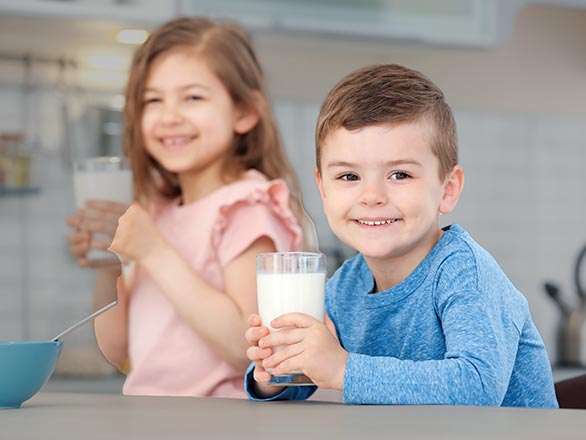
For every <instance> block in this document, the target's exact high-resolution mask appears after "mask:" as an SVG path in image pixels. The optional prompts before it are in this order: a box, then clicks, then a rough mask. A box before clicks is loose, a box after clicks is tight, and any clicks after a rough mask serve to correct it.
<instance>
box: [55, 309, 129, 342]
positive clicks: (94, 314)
mask: <svg viewBox="0 0 586 440" xmlns="http://www.w3.org/2000/svg"><path fill="white" fill-rule="evenodd" d="M116 304H118V300H115V301H112V302H111V303H110V304H108V305H106V306H104V307H102V308H101V309H100V310H96V311H95V312H94V313H92V314H91V315H89V316H86V317H85V318H83V319H82V320H81V321H77V322H76V323H75V324H73V325H72V326H70V327H68V328H67V329H65V330H63V331H62V332H61V333H59V334H58V335H57V336H55V337H54V338H53V339H51V342H56V341H57V340H59V339H61V338H62V337H63V336H65V335H68V334H69V333H71V332H72V331H73V330H75V329H76V328H77V327H80V326H82V325H83V324H85V323H86V322H88V321H89V320H91V319H94V318H95V317H96V316H98V315H101V314H102V313H104V312H105V311H107V310H110V309H111V308H112V307H114V306H115V305H116Z"/></svg>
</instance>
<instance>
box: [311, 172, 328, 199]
mask: <svg viewBox="0 0 586 440" xmlns="http://www.w3.org/2000/svg"><path fill="white" fill-rule="evenodd" d="M313 175H314V176H315V183H317V188H318V189H319V195H320V196H321V199H322V200H323V199H325V198H326V195H325V193H324V188H323V184H322V180H321V174H320V173H319V170H318V169H317V167H315V168H314V169H313Z"/></svg>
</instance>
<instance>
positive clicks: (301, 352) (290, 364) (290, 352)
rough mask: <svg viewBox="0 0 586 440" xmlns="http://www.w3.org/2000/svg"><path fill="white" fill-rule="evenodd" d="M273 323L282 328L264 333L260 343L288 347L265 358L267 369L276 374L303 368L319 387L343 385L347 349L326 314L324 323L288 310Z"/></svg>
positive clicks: (264, 364)
mask: <svg viewBox="0 0 586 440" xmlns="http://www.w3.org/2000/svg"><path fill="white" fill-rule="evenodd" d="M271 326H272V327H273V328H275V329H281V330H280V331H278V332H273V333H271V334H268V335H266V336H262V337H261V338H260V339H259V341H258V346H259V347H260V348H263V349H266V348H269V347H275V346H279V345H285V347H283V348H282V349H280V350H279V351H277V352H275V353H274V354H273V355H271V356H269V357H265V358H264V360H263V361H262V365H263V367H264V368H272V373H273V374H274V375H281V374H286V373H288V372H289V371H302V372H303V373H304V374H305V375H306V376H308V377H309V378H310V379H311V380H312V381H313V383H315V384H316V385H317V386H318V387H320V388H334V389H337V390H342V389H343V388H344V371H345V369H346V361H347V360H348V352H347V351H346V350H344V349H343V348H342V346H341V345H340V343H339V342H338V339H337V338H336V336H335V329H334V328H333V323H331V321H330V319H329V318H328V317H327V316H326V324H322V323H321V322H319V321H318V320H317V319H314V318H312V317H311V316H309V315H306V314H304V313H287V314H285V315H282V316H279V317H278V318H276V319H274V320H273V321H272V322H271ZM328 327H331V328H328ZM332 330H333V331H332Z"/></svg>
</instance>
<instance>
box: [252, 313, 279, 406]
mask: <svg viewBox="0 0 586 440" xmlns="http://www.w3.org/2000/svg"><path fill="white" fill-rule="evenodd" d="M248 325H250V327H249V328H248V329H247V330H246V332H245V334H244V337H245V338H246V340H247V341H248V343H249V344H250V347H248V349H247V350H246V356H247V357H248V359H249V360H250V361H252V362H254V380H255V381H256V382H257V388H256V390H254V391H255V394H258V395H259V396H260V397H268V396H272V395H275V394H277V393H278V392H280V391H281V390H282V389H283V387H275V386H271V385H267V384H266V383H267V382H268V381H269V380H270V378H271V374H270V373H269V372H268V371H267V370H265V368H264V367H263V365H262V362H263V360H264V359H266V358H267V357H269V356H270V355H271V354H273V350H272V348H270V347H269V348H260V347H259V346H258V341H259V339H260V338H262V337H264V336H266V335H268V334H269V333H270V331H269V329H268V328H267V327H265V326H263V325H262V322H261V319H260V316H259V315H256V314H253V315H250V317H249V318H248Z"/></svg>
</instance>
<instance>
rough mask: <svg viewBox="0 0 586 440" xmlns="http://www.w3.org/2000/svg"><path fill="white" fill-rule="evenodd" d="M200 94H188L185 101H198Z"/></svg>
mask: <svg viewBox="0 0 586 440" xmlns="http://www.w3.org/2000/svg"><path fill="white" fill-rule="evenodd" d="M200 99H201V96H198V95H189V96H187V97H186V98H185V100H186V101H199V100H200Z"/></svg>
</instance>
